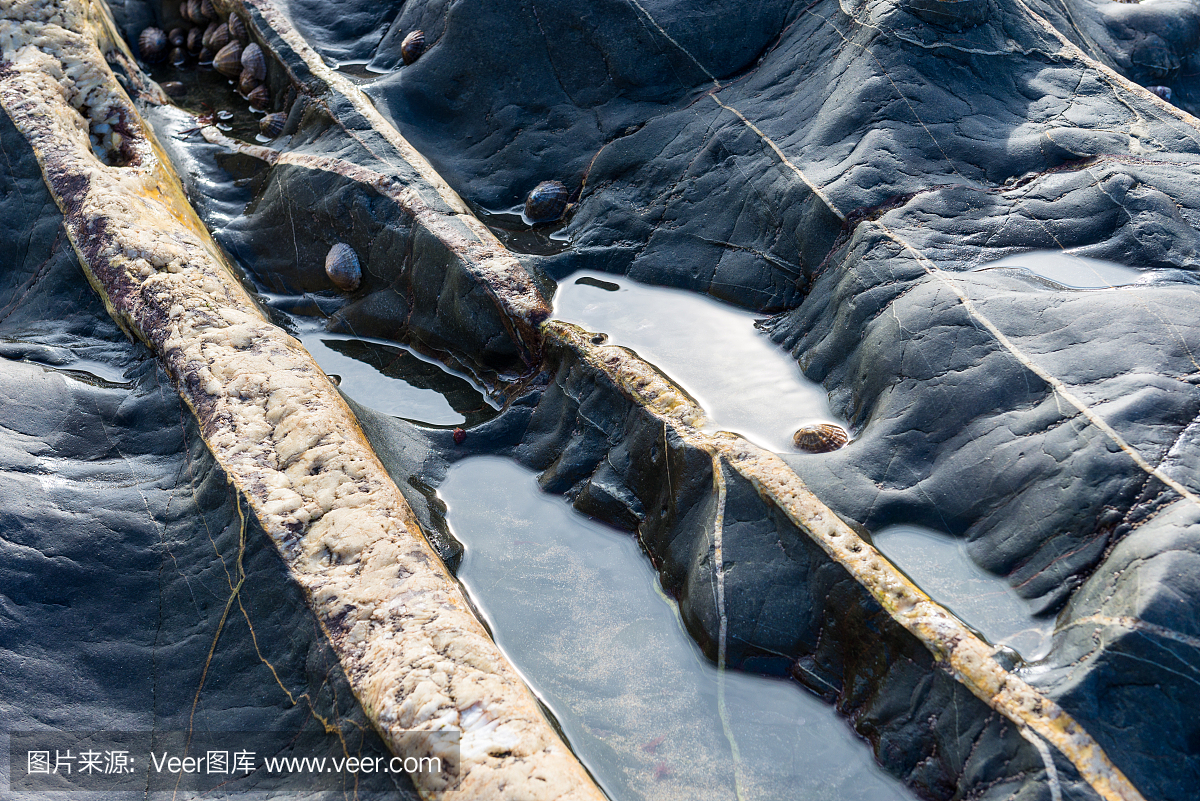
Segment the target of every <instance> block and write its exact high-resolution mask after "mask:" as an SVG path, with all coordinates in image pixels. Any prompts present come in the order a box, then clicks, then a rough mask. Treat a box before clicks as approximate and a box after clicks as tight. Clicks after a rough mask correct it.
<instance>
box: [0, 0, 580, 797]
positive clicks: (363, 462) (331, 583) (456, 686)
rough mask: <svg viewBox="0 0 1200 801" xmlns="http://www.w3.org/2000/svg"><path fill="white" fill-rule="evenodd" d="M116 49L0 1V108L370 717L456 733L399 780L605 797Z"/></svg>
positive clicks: (102, 36) (459, 793)
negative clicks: (446, 768)
mask: <svg viewBox="0 0 1200 801" xmlns="http://www.w3.org/2000/svg"><path fill="white" fill-rule="evenodd" d="M117 47H119V45H118V44H117V43H116V37H115V35H114V34H113V33H112V24H111V20H110V19H109V18H108V16H107V12H106V11H105V10H104V9H103V7H102V6H99V5H96V4H93V3H92V2H89V0H56V1H55V0H0V105H2V106H3V108H4V111H5V112H6V113H7V114H8V116H9V118H10V119H11V120H12V122H13V123H14V125H15V126H16V128H17V129H18V130H19V131H20V132H21V133H22V135H23V136H24V137H25V139H26V140H27V141H28V143H29V145H30V147H31V148H32V150H33V153H34V154H35V156H36V157H37V159H38V162H39V164H40V165H41V168H42V172H43V175H44V177H45V181H46V185H47V187H48V188H49V189H50V192H51V194H52V195H53V197H54V198H55V200H56V202H57V203H58V206H59V208H60V209H61V210H62V212H63V214H64V217H65V222H64V224H65V227H66V231H67V234H68V236H69V238H70V241H71V243H72V246H73V247H74V248H75V251H76V252H77V254H78V256H79V259H80V262H81V264H82V265H83V267H84V270H85V271H86V272H87V274H88V278H89V280H90V281H91V283H92V284H93V286H95V288H96V290H97V291H98V292H99V293H100V295H101V296H102V297H103V298H104V301H105V303H106V305H107V306H108V308H109V311H110V313H111V314H112V315H113V317H114V318H115V319H116V320H117V321H118V322H119V323H120V324H121V325H122V326H123V327H124V328H125V330H126V331H127V332H128V333H129V334H131V335H132V336H136V337H138V338H140V339H141V340H143V341H144V342H146V343H147V345H149V346H150V347H151V348H152V349H153V350H154V351H155V353H156V354H157V355H158V357H159V358H160V360H161V361H162V364H163V366H164V367H165V369H166V370H167V372H168V374H169V375H170V376H171V378H172V380H173V382H174V383H175V385H176V387H177V389H178V390H179V393H180V395H181V396H182V397H183V399H184V400H185V402H186V403H187V404H188V405H189V407H190V408H191V409H192V410H193V411H194V413H195V414H196V417H197V419H198V420H199V423H200V428H201V431H202V433H203V436H204V439H205V441H206V443H207V444H208V446H209V448H210V449H211V450H212V452H213V454H214V455H215V456H216V458H217V460H218V461H219V462H220V464H221V466H222V467H223V469H224V470H225V472H226V474H227V475H228V477H229V480H230V481H231V482H232V483H233V484H234V485H235V486H236V487H237V489H238V491H239V492H240V493H241V495H242V496H243V497H244V498H245V499H246V501H247V503H248V504H249V506H250V507H251V508H252V509H253V511H254V513H255V514H256V516H257V517H258V519H259V521H260V523H261V524H262V527H263V529H264V530H265V531H266V532H267V533H268V534H269V535H270V536H271V537H272V538H273V540H274V541H275V544H276V546H277V548H278V550H279V552H280V553H281V554H282V556H283V558H284V560H285V562H286V563H287V565H288V567H289V569H290V571H291V574H292V576H293V577H294V578H295V580H296V581H297V582H299V583H300V584H301V585H302V586H303V587H304V589H305V591H306V593H307V596H308V598H309V602H310V604H311V606H312V609H313V611H314V612H315V613H316V615H317V617H318V619H319V620H320V621H321V623H322V625H323V626H324V628H325V631H326V633H327V635H328V637H329V639H330V641H331V642H332V644H333V647H334V649H335V650H336V652H337V654H338V656H339V658H340V659H341V662H342V665H343V667H344V669H345V673H346V675H347V677H348V679H349V681H350V683H351V686H352V687H353V688H354V690H355V692H356V694H357V695H358V697H359V699H360V700H361V701H362V703H363V706H364V708H365V709H366V710H367V713H368V715H369V716H370V717H371V719H372V720H373V721H374V722H375V723H376V724H377V726H378V728H379V730H380V733H381V734H382V735H383V737H384V739H385V740H386V741H387V742H388V744H389V746H390V747H391V748H392V749H393V750H394V751H395V753H397V754H398V755H401V756H405V757H410V756H411V757H418V758H420V757H432V756H437V757H441V758H443V759H450V758H451V757H452V753H453V752H452V750H446V749H447V746H446V744H445V743H444V742H443V741H439V740H437V739H430V738H426V737H421V736H420V735H419V734H411V733H406V732H413V731H415V732H439V731H458V732H461V748H460V751H459V755H458V764H457V766H456V767H457V771H456V772H453V773H451V772H442V773H422V774H417V775H415V776H414V777H413V778H414V782H415V783H416V784H417V786H418V789H419V790H420V791H421V792H422V794H423V795H424V796H425V797H428V798H443V799H470V800H471V801H474V800H475V799H485V798H486V799H508V798H511V799H518V798H519V799H529V800H530V801H535V800H541V799H544V800H545V801H551V800H552V799H562V800H563V801H567V800H568V799H580V800H581V801H582V800H583V799H593V800H598V799H601V798H603V795H602V794H601V792H600V791H599V790H598V789H597V788H596V786H595V784H594V783H593V782H592V780H591V779H590V777H589V776H588V775H587V773H586V771H585V770H583V768H582V767H581V766H580V765H579V763H578V762H577V761H576V760H575V758H574V756H573V755H572V754H571V753H570V751H569V750H568V749H567V748H566V746H565V745H564V744H563V742H562V741H561V739H560V738H559V737H558V735H557V734H556V733H555V732H554V730H553V729H552V727H551V726H550V725H549V723H548V721H547V720H546V719H545V717H544V716H543V714H542V712H541V710H540V708H539V707H538V705H537V702H536V701H535V699H534V698H533V696H532V694H531V693H530V692H529V690H528V689H527V688H526V687H525V686H524V684H523V683H522V682H521V680H520V678H519V677H518V675H517V673H516V671H515V670H514V669H513V668H512V666H511V665H509V664H508V662H507V661H506V660H505V658H504V656H503V655H502V654H501V653H500V651H499V649H498V648H497V647H496V645H495V644H494V643H493V642H492V641H491V639H489V637H488V636H487V634H486V632H485V630H484V628H483V626H482V625H481V624H480V623H479V621H478V620H477V619H476V618H475V616H474V615H473V613H472V612H471V611H470V608H469V606H468V604H467V602H466V599H465V598H464V597H463V595H462V593H461V590H460V589H459V587H458V585H457V584H456V582H455V581H454V580H453V579H452V578H451V577H450V576H449V574H448V573H447V572H446V570H445V568H444V567H443V565H442V563H441V561H440V560H439V559H438V557H437V555H436V554H435V553H434V551H433V550H432V549H431V548H430V546H429V545H428V543H427V542H426V541H425V540H424V538H423V537H422V535H421V532H420V529H419V527H418V525H417V522H416V520H415V518H414V516H413V514H412V511H411V509H410V508H409V507H408V505H407V504H406V502H405V500H404V498H403V496H402V495H401V494H400V491H399V490H398V489H397V488H396V486H395V485H394V484H393V483H392V481H391V479H390V478H389V477H388V475H387V473H386V472H385V471H384V469H383V466H382V465H381V464H380V462H379V460H378V458H377V457H376V456H375V454H374V453H373V452H372V450H371V449H370V447H369V446H368V444H367V443H366V440H365V439H364V437H363V436H362V433H361V431H360V430H359V428H358V425H357V423H356V422H355V419H354V417H353V415H352V413H351V412H350V410H349V408H347V406H346V405H345V403H344V401H343V400H342V398H341V396H340V395H339V394H338V392H337V390H336V389H335V388H334V387H333V385H332V384H331V383H330V382H329V380H328V378H327V377H326V376H325V374H324V373H323V372H322V371H321V369H320V368H319V367H318V366H317V365H316V363H315V362H313V360H312V358H311V357H310V356H309V355H308V354H307V353H306V352H305V351H304V349H303V348H302V347H301V346H300V344H299V343H298V342H296V341H295V340H294V339H292V338H291V337H289V336H288V335H287V334H286V333H285V332H283V331H282V330H280V329H279V328H277V327H275V326H273V325H271V324H270V323H269V322H268V321H267V320H266V318H265V317H264V316H263V315H262V314H261V312H260V311H259V309H258V308H257V307H256V306H255V304H254V302H253V300H252V299H251V298H250V297H249V296H248V295H247V294H246V292H245V291H244V290H243V289H242V287H241V285H240V284H239V282H238V281H237V280H236V279H235V277H234V276H233V274H232V272H231V270H230V268H229V267H228V265H227V264H226V263H225V262H224V261H223V260H222V256H221V254H220V251H219V249H218V248H217V247H216V245H215V244H214V243H213V242H212V240H211V239H210V238H209V236H208V233H207V232H206V231H205V229H204V227H203V226H202V225H201V223H200V221H199V220H198V219H197V217H196V216H195V213H194V212H193V211H192V209H191V208H190V206H189V205H188V203H187V201H186V200H185V199H184V196H183V192H182V189H181V187H180V185H179V182H178V179H177V177H176V176H175V175H174V173H173V172H172V171H171V169H170V167H169V166H168V164H167V163H166V161H165V159H164V158H163V157H162V155H161V151H160V150H159V148H158V147H157V146H156V145H155V143H154V142H153V139H152V137H151V135H150V134H149V133H148V132H147V131H146V130H145V128H144V127H143V125H142V123H141V120H140V118H139V116H138V114H137V112H136V110H135V108H134V106H133V105H132V103H131V102H130V100H129V98H128V97H127V96H126V95H125V94H124V92H123V90H122V89H121V88H120V86H119V84H118V83H117V81H116V79H115V77H114V75H113V73H112V71H111V70H110V69H109V67H108V65H107V64H106V63H105V53H104V52H102V48H103V49H104V50H106V51H109V54H110V55H112V49H113V48H117ZM114 57H115V56H114ZM93 137H94V139H93ZM118 137H119V138H118ZM97 143H100V144H97Z"/></svg>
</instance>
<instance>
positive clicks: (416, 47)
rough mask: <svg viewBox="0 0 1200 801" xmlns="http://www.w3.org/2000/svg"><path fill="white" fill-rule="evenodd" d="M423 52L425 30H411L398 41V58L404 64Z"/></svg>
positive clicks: (418, 56)
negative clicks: (402, 60)
mask: <svg viewBox="0 0 1200 801" xmlns="http://www.w3.org/2000/svg"><path fill="white" fill-rule="evenodd" d="M424 52H425V32H424V31H413V32H412V33H410V34H409V35H408V36H405V37H404V41H402V42H400V58H402V59H404V63H405V64H411V63H413V62H414V61H416V60H417V59H418V58H420V57H421V54H422V53H424Z"/></svg>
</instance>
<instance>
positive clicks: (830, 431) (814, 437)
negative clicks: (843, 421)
mask: <svg viewBox="0 0 1200 801" xmlns="http://www.w3.org/2000/svg"><path fill="white" fill-rule="evenodd" d="M792 441H793V442H794V443H796V447H797V448H799V449H800V450H802V451H808V452H809V453H829V452H830V451H836V450H837V449H838V448H841V447H843V446H844V445H845V444H846V443H847V442H849V441H850V436H849V435H848V434H847V433H846V429H844V428H842V427H841V426H835V425H833V424H832V423H817V424H816V425H811V426H802V427H801V428H800V429H799V430H797V431H796V433H795V434H794V435H792Z"/></svg>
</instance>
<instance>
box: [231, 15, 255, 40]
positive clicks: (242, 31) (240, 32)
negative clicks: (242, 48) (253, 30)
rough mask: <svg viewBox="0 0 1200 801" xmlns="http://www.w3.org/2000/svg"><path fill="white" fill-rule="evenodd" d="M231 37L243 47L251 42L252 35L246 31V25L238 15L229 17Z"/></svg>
mask: <svg viewBox="0 0 1200 801" xmlns="http://www.w3.org/2000/svg"><path fill="white" fill-rule="evenodd" d="M229 35H230V36H232V37H233V38H234V39H237V40H238V41H239V42H241V43H242V44H243V45H245V44H247V43H249V41H250V34H249V32H247V31H246V23H244V22H242V18H241V17H239V16H238V15H237V14H230V15H229Z"/></svg>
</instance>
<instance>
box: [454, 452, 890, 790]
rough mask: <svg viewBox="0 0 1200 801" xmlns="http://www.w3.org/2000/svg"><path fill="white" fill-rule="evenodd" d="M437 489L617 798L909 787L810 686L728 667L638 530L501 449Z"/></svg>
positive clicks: (467, 572)
mask: <svg viewBox="0 0 1200 801" xmlns="http://www.w3.org/2000/svg"><path fill="white" fill-rule="evenodd" d="M438 494H439V495H440V496H441V498H442V499H443V500H444V501H445V502H446V504H447V506H448V507H449V510H448V512H447V519H448V521H449V523H450V526H451V529H452V530H453V532H454V534H455V536H456V537H457V538H458V539H459V541H461V542H462V544H463V545H464V546H465V548H466V554H465V556H464V559H463V563H462V567H461V568H460V569H459V574H458V575H459V578H460V579H461V580H462V582H463V584H464V585H465V586H466V588H467V590H468V592H469V593H470V595H471V597H472V599H473V600H474V602H475V603H476V604H477V605H478V606H479V607H480V608H481V609H482V611H483V614H484V616H485V617H486V618H487V620H488V623H489V625H490V626H491V629H492V631H493V633H494V634H495V637H496V641H497V642H498V643H499V644H500V647H501V648H503V649H504V651H505V653H506V654H507V655H508V656H509V658H510V659H511V660H512V661H513V662H514V663H515V664H516V665H517V666H518V668H519V669H520V670H521V671H522V672H523V674H524V675H525V677H526V678H527V680H528V681H529V683H530V684H531V685H532V686H533V687H534V688H535V689H536V691H537V692H538V694H539V695H540V697H541V698H542V699H543V701H544V702H545V703H546V704H547V706H548V707H550V709H552V710H553V712H554V714H555V715H556V716H557V718H558V721H559V723H560V725H561V726H562V729H563V731H564V732H565V733H566V735H567V738H568V739H569V741H570V742H571V744H572V747H574V748H575V750H576V752H577V753H578V754H579V755H580V757H581V758H582V759H583V761H584V763H585V764H586V765H587V766H588V767H589V769H590V770H591V771H592V772H593V774H594V775H595V776H596V777H597V779H598V780H599V781H600V783H601V785H602V786H603V787H604V788H605V790H606V791H607V792H608V793H609V794H610V797H612V798H613V799H614V801H628V800H629V799H655V800H656V801H659V800H663V801H665V800H666V799H680V801H683V800H684V799H686V800H687V801H696V800H697V799H704V801H724V800H725V799H729V801H733V800H734V799H737V798H744V799H804V801H826V800H827V801H834V800H835V799H836V800H837V801H892V800H893V799H896V800H899V799H908V798H911V796H910V795H909V794H908V792H907V791H906V790H904V789H903V788H902V787H901V786H900V784H899V783H898V782H897V781H896V780H894V779H892V778H891V777H889V776H887V775H885V774H883V773H882V771H881V770H880V769H879V768H878V767H877V766H876V764H875V762H874V759H873V756H872V754H871V751H870V749H869V747H868V746H867V744H866V743H865V742H863V741H861V740H859V739H858V738H857V737H856V736H855V735H854V734H853V732H852V731H851V730H850V727H849V725H848V724H847V722H846V721H845V720H843V719H841V718H839V717H838V716H837V714H836V713H835V711H834V710H833V708H832V707H830V706H827V705H826V704H824V703H823V702H821V701H820V700H819V699H817V698H816V697H815V696H813V695H811V694H809V693H808V692H807V691H806V690H804V689H803V688H801V687H800V686H799V685H797V684H795V683H793V682H790V681H786V680H780V679H772V678H766V677H761V676H751V675H745V674H739V673H733V672H728V673H725V674H724V676H723V677H722V676H721V675H719V674H718V672H717V669H716V667H715V666H713V665H712V663H710V662H709V661H708V660H706V659H705V658H704V657H703V655H702V654H701V653H700V651H699V649H698V648H697V646H696V645H695V644H694V643H693V641H692V639H691V637H690V636H689V635H688V634H687V632H686V631H685V630H684V628H683V623H682V621H681V620H680V617H679V612H678V607H677V606H676V604H675V603H674V601H672V600H671V599H669V598H667V597H666V596H665V595H664V594H663V592H662V590H661V588H660V586H659V584H658V579H657V575H656V573H655V571H654V569H653V568H652V567H651V565H650V563H649V561H648V560H647V559H646V557H645V555H644V554H643V553H642V551H641V549H640V548H639V546H638V544H637V542H636V541H635V539H634V538H633V537H632V536H631V535H629V534H625V533H622V532H618V531H615V530H613V529H610V528H608V527H606V526H604V525H602V524H600V523H597V522H596V521H594V520H591V519H589V518H587V517H585V516H583V515H580V514H579V513H577V512H575V511H574V510H573V509H572V508H571V507H570V506H569V505H568V503H567V502H566V500H564V499H563V498H560V497H558V496H550V495H546V494H544V493H542V492H541V491H540V490H539V489H538V485H537V481H536V479H535V477H534V474H533V473H532V472H531V471H529V470H526V469H524V468H522V467H520V466H519V465H517V464H515V463H513V462H511V461H508V460H506V459H501V458H498V457H488V456H484V457H471V458H468V459H465V460H463V461H461V462H458V463H457V464H455V465H454V466H453V467H452V468H451V469H450V472H449V475H448V476H447V478H446V480H445V482H444V483H443V484H442V486H441V487H440V488H439V489H438ZM722 695H723V707H724V718H725V720H726V721H727V726H726V724H725V723H723V722H722ZM739 793H740V795H739Z"/></svg>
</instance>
